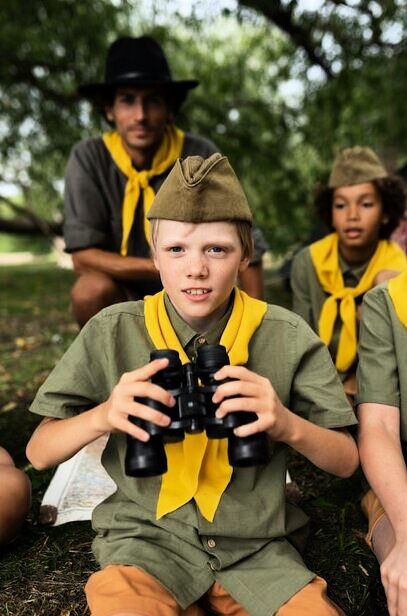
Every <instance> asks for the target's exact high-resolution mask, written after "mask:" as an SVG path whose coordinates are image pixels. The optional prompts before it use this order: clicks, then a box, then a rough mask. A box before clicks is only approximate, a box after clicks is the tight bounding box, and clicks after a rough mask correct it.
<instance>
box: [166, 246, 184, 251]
mask: <svg viewBox="0 0 407 616" xmlns="http://www.w3.org/2000/svg"><path fill="white" fill-rule="evenodd" d="M168 251H169V252H182V247H181V246H170V247H169V249H168Z"/></svg>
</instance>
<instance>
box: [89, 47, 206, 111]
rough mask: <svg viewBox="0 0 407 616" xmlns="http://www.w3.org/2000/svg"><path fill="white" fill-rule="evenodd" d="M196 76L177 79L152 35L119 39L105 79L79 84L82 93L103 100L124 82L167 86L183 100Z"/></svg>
mask: <svg viewBox="0 0 407 616" xmlns="http://www.w3.org/2000/svg"><path fill="white" fill-rule="evenodd" d="M198 84H199V81H196V80H194V79H189V80H180V81H174V80H173V79H172V76H171V70H170V67H169V65H168V62H167V59H166V57H165V54H164V51H163V50H162V48H161V46H160V45H159V43H157V41H155V40H154V39H153V38H151V37H150V36H140V37H138V38H133V37H130V36H124V37H121V38H118V39H116V40H115V41H114V42H113V43H112V44H111V46H110V47H109V50H108V52H107V58H106V64H105V80H104V81H103V82H100V83H87V84H83V85H81V86H79V88H78V93H79V94H80V95H81V96H83V97H84V98H87V99H89V100H91V101H92V102H99V103H100V102H101V101H103V100H108V99H109V97H111V96H112V93H113V92H114V90H115V88H117V87H118V86H124V85H134V86H157V85H159V86H163V87H165V89H167V90H168V91H170V92H171V93H172V94H173V95H174V96H175V97H176V98H179V99H180V100H183V99H184V98H185V96H186V94H187V91H188V90H191V89H192V88H196V86H197V85H198Z"/></svg>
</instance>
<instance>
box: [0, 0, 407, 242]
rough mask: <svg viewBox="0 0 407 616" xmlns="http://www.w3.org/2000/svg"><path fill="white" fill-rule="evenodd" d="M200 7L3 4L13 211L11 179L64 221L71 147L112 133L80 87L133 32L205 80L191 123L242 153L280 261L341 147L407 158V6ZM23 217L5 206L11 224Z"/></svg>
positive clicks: (76, 0) (187, 118)
mask: <svg viewBox="0 0 407 616" xmlns="http://www.w3.org/2000/svg"><path fill="white" fill-rule="evenodd" d="M186 6H187V5H185V3H181V2H178V0H172V1H171V2H165V1H164V0H151V1H150V2H147V1H146V0H143V1H142V2H139V1H136V0H95V1H94V2H91V3H85V2H83V1H81V0H36V2H30V3H26V2H23V0H15V1H14V2H13V3H10V2H8V3H7V2H3V3H1V4H0V20H1V21H0V23H1V26H0V29H1V37H0V58H1V60H0V137H1V139H0V205H1V203H2V196H3V193H2V187H1V182H2V180H4V181H7V182H11V183H13V184H14V185H15V186H16V187H17V188H18V189H19V203H21V205H22V206H23V207H24V208H25V209H26V211H27V212H30V211H31V212H34V213H35V214H36V215H38V216H40V217H43V218H45V219H48V220H57V221H58V220H60V218H61V215H62V189H63V177H64V171H65V166H66V161H67V157H68V155H69V150H70V148H71V147H72V145H73V144H74V143H75V142H76V141H78V140H79V139H81V138H84V137H86V136H89V135H93V134H97V132H99V131H100V130H101V129H102V128H105V126H104V123H103V120H102V119H101V118H100V117H99V116H97V115H96V114H95V113H94V112H93V110H92V109H91V107H90V105H89V104H88V103H86V102H84V101H80V100H79V99H78V98H77V95H76V88H77V86H78V84H80V83H85V82H89V81H99V80H101V79H102V78H103V69H104V60H105V54H106V49H107V47H108V45H109V44H110V42H111V41H112V40H113V39H114V38H116V36H118V35H121V34H132V35H136V36H137V35H141V34H147V33H148V34H152V35H153V36H155V37H156V38H157V39H158V40H159V41H160V42H161V43H162V45H163V47H164V49H165V51H166V53H167V55H168V58H169V60H170V64H171V67H172V71H173V74H174V76H175V77H176V78H188V77H196V78H198V79H199V80H200V82H201V85H200V87H199V88H197V89H196V90H194V91H192V92H191V94H190V96H189V98H188V100H187V102H186V104H185V106H184V108H183V109H182V112H181V114H180V116H179V118H178V119H177V122H178V123H179V124H180V125H181V126H182V127H183V128H184V129H186V130H191V131H194V132H197V133H200V134H202V135H206V136H208V137H209V138H211V139H212V140H213V141H214V142H215V143H217V145H218V146H219V148H220V149H221V150H222V151H223V152H224V153H225V154H226V155H227V156H228V157H229V158H230V160H231V162H232V165H233V166H234V168H235V169H236V171H237V174H238V176H239V178H240V179H241V181H242V183H243V185H244V187H245V190H246V191H247V194H248V197H249V200H250V203H251V205H252V208H253V210H254V212H255V217H256V220H257V222H258V224H259V225H260V226H261V227H262V228H263V229H264V232H265V235H266V236H267V238H268V240H269V243H270V246H271V249H272V251H273V253H275V254H282V253H284V252H286V251H287V250H288V249H290V248H292V247H293V246H294V245H296V244H297V243H298V242H300V241H301V240H303V239H304V238H305V237H306V236H307V234H308V232H309V231H310V229H311V228H312V226H313V224H314V223H315V221H314V219H313V216H312V214H311V208H310V204H311V202H312V189H313V186H314V185H315V183H316V182H317V181H318V180H324V179H325V177H326V175H327V173H328V171H329V167H330V165H331V163H332V159H333V157H334V155H335V154H336V152H337V151H338V149H340V148H341V147H344V146H348V145H354V144H356V143H361V144H366V145H371V146H372V147H373V148H375V149H376V150H377V151H378V152H379V154H381V155H382V156H383V157H384V159H385V160H386V162H387V163H388V164H389V166H390V167H396V166H397V165H399V164H401V163H403V162H405V159H406V156H407V154H406V152H407V147H406V146H407V143H406V142H407V119H406V117H405V115H406V114H405V113H404V107H405V104H404V100H405V92H406V89H407V84H406V75H407V71H406V68H407V50H406V43H405V40H406V37H405V32H406V24H407V6H406V5H405V3H402V2H398V1H396V0H386V2H381V3H367V2H365V1H364V0H352V2H341V3H338V2H336V1H335V0H320V1H319V3H318V8H317V9H315V10H309V9H308V10H304V9H302V8H301V3H299V2H298V0H290V2H283V1H282V0H276V1H275V2H272V3H270V2H265V1H264V0H239V2H238V3H237V4H236V5H235V7H233V4H232V3H231V2H227V3H226V2H225V3H223V2H222V1H220V2H202V1H199V0H191V2H190V3H189V5H188V9H187V8H186ZM222 7H227V8H223V10H222ZM318 67H319V68H318ZM316 68H318V71H316V70H315V69H316ZM310 69H312V70H310ZM293 80H294V81H293ZM293 83H294V86H293ZM287 84H288V85H289V84H291V86H292V87H291V88H290V89H287ZM10 211H11V209H10V206H9V204H7V202H6V201H4V199H3V205H2V207H1V209H0V218H5V217H7V216H6V214H5V212H6V213H7V214H8V215H10ZM15 216H16V214H15V213H13V217H15Z"/></svg>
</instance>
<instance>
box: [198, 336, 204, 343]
mask: <svg viewBox="0 0 407 616" xmlns="http://www.w3.org/2000/svg"><path fill="white" fill-rule="evenodd" d="M197 343H198V344H205V343H206V340H205V338H204V336H199V338H198V339H197Z"/></svg>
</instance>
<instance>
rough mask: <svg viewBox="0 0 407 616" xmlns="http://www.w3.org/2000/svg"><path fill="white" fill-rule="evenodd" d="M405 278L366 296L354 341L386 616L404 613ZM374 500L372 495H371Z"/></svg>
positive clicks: (369, 503)
mask: <svg viewBox="0 0 407 616" xmlns="http://www.w3.org/2000/svg"><path fill="white" fill-rule="evenodd" d="M406 297H407V273H403V274H401V275H400V276H398V277H397V278H393V279H392V280H390V281H389V282H388V283H387V284H384V285H380V286H378V287H376V288H375V289H372V290H371V291H369V293H367V294H366V296H365V299H364V301H363V313H362V322H361V331H360V342H359V365H358V371H357V377H358V395H357V399H356V401H357V403H358V415H359V421H360V432H359V448H360V459H361V463H362V467H363V470H364V472H365V474H366V477H367V479H368V481H369V484H370V485H371V486H372V489H371V490H369V491H368V492H367V494H366V495H365V496H364V497H363V499H362V509H363V511H364V513H365V514H366V516H367V518H368V520H369V531H368V534H367V537H366V540H367V542H368V544H369V545H370V547H371V548H372V549H373V551H374V553H375V554H376V557H377V559H378V561H379V563H380V573H381V578H382V582H383V586H384V589H385V591H386V596H387V603H388V608H389V613H390V616H405V614H407V567H406V564H407V540H406V537H407V520H406V507H407V481H406V477H407V473H406V453H407V371H406V366H407V308H406V306H407V304H406ZM376 495H377V496H376Z"/></svg>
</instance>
